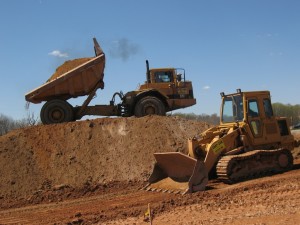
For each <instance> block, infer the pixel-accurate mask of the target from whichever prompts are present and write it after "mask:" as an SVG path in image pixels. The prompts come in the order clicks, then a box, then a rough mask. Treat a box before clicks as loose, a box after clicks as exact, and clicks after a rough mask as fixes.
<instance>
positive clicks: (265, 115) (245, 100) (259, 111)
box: [220, 89, 291, 148]
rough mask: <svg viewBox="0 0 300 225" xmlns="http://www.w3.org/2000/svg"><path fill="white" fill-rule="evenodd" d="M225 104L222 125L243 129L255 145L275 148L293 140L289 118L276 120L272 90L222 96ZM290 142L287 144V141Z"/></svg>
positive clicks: (223, 104)
mask: <svg viewBox="0 0 300 225" xmlns="http://www.w3.org/2000/svg"><path fill="white" fill-rule="evenodd" d="M221 96H222V105H221V116H220V120H221V121H220V124H221V125H225V126H230V127H231V126H233V124H238V126H242V127H244V129H246V130H247V134H249V135H250V134H251V136H252V137H251V142H252V144H253V145H254V146H259V145H266V144H269V145H270V148H274V146H275V145H277V144H278V143H282V142H283V140H288V139H290V137H291V134H290V130H289V124H288V121H287V119H286V118H283V117H275V115H274V113H273V109H272V104H271V97H270V92H269V91H253V92H241V91H240V89H238V90H237V92H236V93H234V94H228V95H225V94H224V93H221ZM287 142H288V141H287Z"/></svg>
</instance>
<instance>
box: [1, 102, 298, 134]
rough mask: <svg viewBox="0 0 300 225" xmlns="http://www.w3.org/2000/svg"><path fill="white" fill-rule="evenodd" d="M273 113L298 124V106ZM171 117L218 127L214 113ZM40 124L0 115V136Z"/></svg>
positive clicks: (277, 105) (277, 106) (30, 118)
mask: <svg viewBox="0 0 300 225" xmlns="http://www.w3.org/2000/svg"><path fill="white" fill-rule="evenodd" d="M272 106H273V111H274V115H275V116H283V117H287V118H289V119H290V124H291V125H292V126H294V125H296V124H298V123H300V105H299V104H297V105H290V104H282V103H273V104H272ZM172 116H178V117H182V118H186V119H189V120H198V121H203V122H206V123H208V124H212V125H218V124H219V122H220V117H219V116H218V115H217V114H216V113H214V114H211V115H207V114H200V115H197V114H194V113H173V114H172ZM39 123H41V122H40V120H39V119H38V118H37V117H36V116H35V115H34V113H32V112H28V113H27V115H26V117H25V118H23V119H20V120H14V119H13V118H11V117H9V116H6V115H3V114H1V113H0V136H1V135H4V134H6V133H8V132H9V131H11V130H14V129H18V128H24V127H28V126H33V125H37V124H39Z"/></svg>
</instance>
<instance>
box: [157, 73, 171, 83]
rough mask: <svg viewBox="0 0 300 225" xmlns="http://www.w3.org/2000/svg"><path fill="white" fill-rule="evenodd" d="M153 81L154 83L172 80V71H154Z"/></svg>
mask: <svg viewBox="0 0 300 225" xmlns="http://www.w3.org/2000/svg"><path fill="white" fill-rule="evenodd" d="M155 82H156V83H165V82H167V83H168V82H173V73H172V71H159V72H155Z"/></svg>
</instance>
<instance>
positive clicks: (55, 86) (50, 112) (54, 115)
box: [25, 38, 196, 124]
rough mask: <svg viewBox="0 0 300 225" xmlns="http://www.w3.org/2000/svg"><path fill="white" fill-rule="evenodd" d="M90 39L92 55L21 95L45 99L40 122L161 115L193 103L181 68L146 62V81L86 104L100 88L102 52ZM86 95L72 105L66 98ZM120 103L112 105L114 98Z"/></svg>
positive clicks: (191, 87) (189, 87)
mask: <svg viewBox="0 0 300 225" xmlns="http://www.w3.org/2000/svg"><path fill="white" fill-rule="evenodd" d="M93 41H94V50H95V54H96V56H95V57H94V58H92V59H91V60H89V61H87V62H85V63H83V64H81V65H79V66H78V67H76V68H74V69H72V70H70V71H68V72H66V73H64V74H62V75H61V76H59V77H58V78H56V79H53V80H51V81H49V82H47V83H45V84H43V85H41V86H40V87H38V88H36V89H34V90H32V91H30V92H29V93H27V94H26V95H25V99H26V101H28V102H32V103H41V102H43V101H45V102H46V103H45V104H44V105H43V107H42V109H41V113H40V116H41V120H42V122H43V124H52V123H63V122H70V121H74V120H78V119H81V118H82V117H83V116H85V115H99V116H122V117H129V116H137V117H142V116H146V115H151V114H155V115H165V114H166V112H169V111H172V110H176V109H180V108H186V107H189V106H192V105H195V104H196V99H195V98H194V94H193V86H192V82H191V81H187V80H185V70H184V69H181V68H160V69H149V63H148V61H146V65H147V73H146V82H145V83H144V84H143V85H140V87H139V88H138V89H137V90H134V91H129V92H127V93H126V94H123V93H122V92H116V93H114V94H113V97H112V99H111V101H110V103H109V104H108V105H94V106H89V103H90V102H91V100H92V99H93V98H94V97H95V95H96V91H97V90H98V89H99V88H101V89H103V88H104V81H103V79H104V68H105V54H104V52H103V50H102V48H101V47H100V45H99V43H98V42H97V40H96V38H94V39H93ZM85 95H87V98H86V100H85V101H84V102H83V104H82V105H81V106H75V107H73V106H72V105H71V104H70V103H69V102H68V101H67V100H69V99H70V98H77V97H79V96H85ZM116 96H118V97H119V98H120V103H118V104H115V97H116Z"/></svg>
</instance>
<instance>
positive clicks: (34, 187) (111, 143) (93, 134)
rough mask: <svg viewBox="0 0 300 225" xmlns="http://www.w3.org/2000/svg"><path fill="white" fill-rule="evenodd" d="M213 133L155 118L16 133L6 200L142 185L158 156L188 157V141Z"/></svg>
mask: <svg viewBox="0 0 300 225" xmlns="http://www.w3.org/2000/svg"><path fill="white" fill-rule="evenodd" d="M207 128H208V125H206V124H204V123H202V122H195V121H188V120H184V119H180V118H175V117H159V116H149V117H144V118H101V119H95V120H91V121H79V122H73V123H66V124H57V125H47V126H44V125H41V126H35V127H30V128H26V129H21V130H15V131H13V132H10V133H9V134H7V135H4V136H1V137H0V146H1V149H0V168H1V171H2V176H0V197H1V198H2V199H22V198H23V199H28V198H32V195H33V194H36V193H38V192H41V191H43V190H48V189H60V188H62V187H72V188H81V187H83V188H84V187H85V186H87V185H90V186H92V185H98V184H101V185H108V184H110V183H115V182H117V181H120V182H122V181H125V182H127V181H141V182H142V181H144V180H145V179H146V178H147V177H148V175H149V173H151V171H152V166H153V163H154V158H153V153H154V152H162V151H182V152H184V151H186V144H187V142H186V141H187V138H188V137H190V136H192V135H194V134H197V133H199V132H201V131H203V130H204V129H207ZM0 205H1V204H0Z"/></svg>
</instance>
